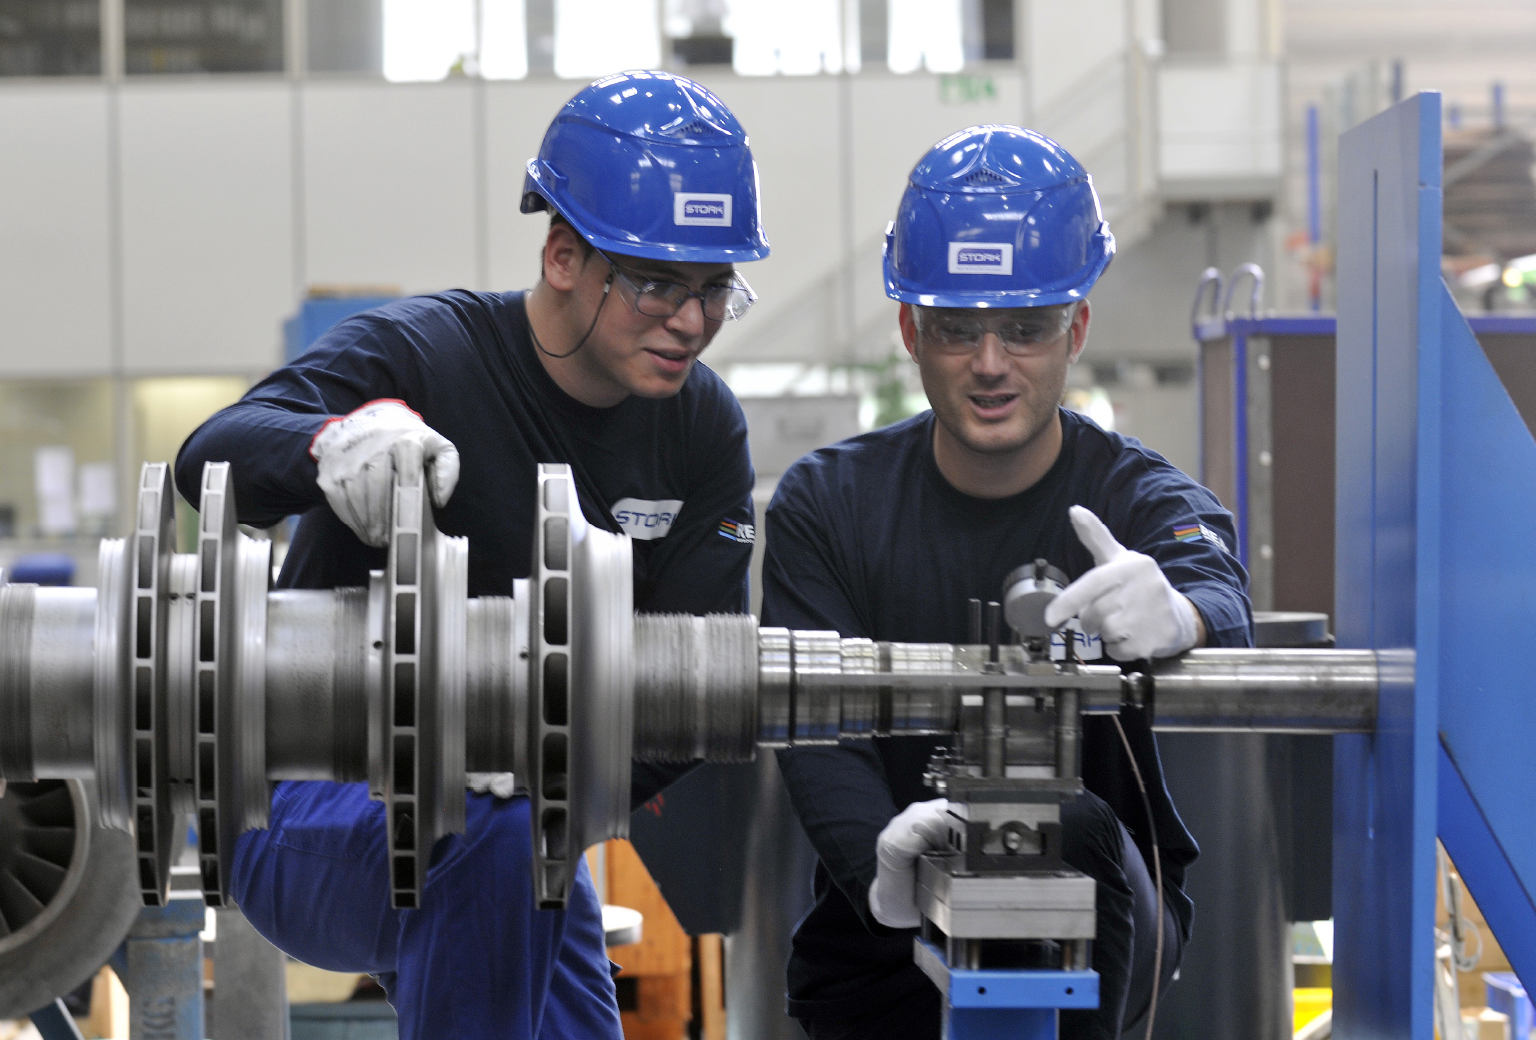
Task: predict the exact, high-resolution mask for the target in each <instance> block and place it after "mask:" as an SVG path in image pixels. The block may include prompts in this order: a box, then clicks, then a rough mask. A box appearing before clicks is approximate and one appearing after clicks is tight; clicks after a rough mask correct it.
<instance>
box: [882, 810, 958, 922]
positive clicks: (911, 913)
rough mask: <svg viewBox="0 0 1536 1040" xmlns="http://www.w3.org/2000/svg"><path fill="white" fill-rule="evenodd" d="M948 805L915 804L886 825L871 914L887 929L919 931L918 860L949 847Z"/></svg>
mask: <svg viewBox="0 0 1536 1040" xmlns="http://www.w3.org/2000/svg"><path fill="white" fill-rule="evenodd" d="M948 814H949V802H947V801H945V800H944V799H943V798H935V799H933V801H931V802H913V803H912V804H911V805H909V806H907V807H906V808H905V809H903V810H902V811H901V812H899V813H897V814H896V815H895V816H894V817H893V818H892V819H891V822H890V823H888V824H886V825H885V830H883V831H881V832H880V837H879V839H878V840H877V841H876V842H875V860H876V863H877V866H876V868H875V883H874V884H873V885H870V886H869V911H870V913H872V914H874V915H875V920H877V921H879V922H880V923H881V924H883V925H885V926H886V927H887V928H916V927H917V926H918V924H920V923H921V920H922V919H921V917H920V916H919V915H918V912H917V857H919V856H921V855H922V854H923V853H925V852H928V851H930V850H934V849H942V848H944V847H945V846H946V845H948V843H949V842H948V834H949V815H948Z"/></svg>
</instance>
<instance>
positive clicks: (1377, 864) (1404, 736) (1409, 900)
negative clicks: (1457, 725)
mask: <svg viewBox="0 0 1536 1040" xmlns="http://www.w3.org/2000/svg"><path fill="white" fill-rule="evenodd" d="M1440 149H1441V145H1440V96H1439V95H1438V94H1420V95H1418V96H1416V97H1414V98H1410V99H1409V100H1408V101H1405V102H1403V103H1401V104H1399V105H1395V106H1393V107H1392V108H1390V109H1388V110H1387V111H1386V112H1383V113H1382V114H1380V115H1378V116H1376V117H1375V118H1373V119H1370V120H1368V121H1367V122H1365V123H1363V124H1361V125H1360V126H1358V127H1356V128H1355V129H1354V130H1351V131H1350V132H1349V133H1347V134H1345V135H1344V136H1343V137H1342V138H1341V139H1340V142H1339V202H1338V222H1339V233H1338V242H1339V259H1338V296H1339V315H1338V382H1337V414H1338V426H1337V430H1338V441H1337V448H1336V451H1337V464H1336V470H1335V473H1336V480H1337V488H1338V493H1337V499H1336V510H1337V512H1336V516H1335V523H1336V530H1337V538H1336V542H1335V574H1336V576H1337V577H1336V582H1335V611H1334V614H1335V617H1336V618H1337V627H1338V644H1339V645H1340V646H1341V647H1356V648H1372V649H1375V650H1377V651H1378V652H1379V653H1380V654H1381V655H1382V656H1381V660H1382V663H1383V674H1382V683H1381V694H1380V705H1379V709H1378V723H1377V726H1378V728H1377V732H1376V733H1375V734H1373V735H1370V736H1341V737H1338V738H1337V739H1336V741H1335V753H1334V870H1333V878H1334V894H1333V906H1334V921H1335V925H1336V927H1335V936H1336V938H1335V946H1334V967H1333V973H1334V974H1333V977H1334V1012H1333V1021H1334V1031H1335V1035H1336V1036H1339V1037H1341V1038H1344V1040H1377V1038H1381V1040H1386V1038H1389V1037H1390V1038H1393V1040H1404V1038H1406V1040H1430V1038H1431V1036H1432V1035H1433V1024H1432V1014H1431V1011H1432V994H1433V968H1434V912H1435V894H1434V881H1435V847H1434V837H1435V822H1436V821H1435V795H1436V789H1435V781H1436V774H1435V755H1436V743H1435V737H1436V719H1437V706H1438V695H1439V685H1438V681H1437V680H1438V676H1436V675H1434V674H1433V670H1432V669H1420V671H1419V674H1418V676H1417V682H1416V681H1415V674H1414V660H1415V654H1417V659H1418V660H1419V661H1420V662H1423V661H1426V660H1434V659H1437V658H1438V654H1439V641H1438V632H1439V629H1438V623H1439V616H1438V609H1437V607H1438V603H1437V598H1436V596H1435V590H1436V589H1437V588H1438V584H1439V580H1440V559H1439V555H1438V547H1439V544H1440V539H1439V526H1438V511H1437V510H1436V508H1435V506H1436V505H1437V504H1438V502H1439V497H1440V494H1441V488H1440V475H1441V464H1440V457H1439V443H1440V437H1439V428H1438V424H1439V409H1438V400H1439V391H1440V331H1441V329H1440V306H1441V295H1440V231H1441V228H1440V213H1441V197H1440V165H1441V159H1440ZM1426 673H1429V674H1426Z"/></svg>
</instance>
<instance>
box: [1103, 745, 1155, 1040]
mask: <svg viewBox="0 0 1536 1040" xmlns="http://www.w3.org/2000/svg"><path fill="white" fill-rule="evenodd" d="M1110 718H1112V719H1114V720H1115V731H1116V732H1117V733H1119V734H1120V743H1121V744H1122V745H1123V746H1124V747H1125V757H1126V758H1128V759H1130V760H1131V772H1132V773H1133V774H1135V776H1136V787H1137V789H1138V790H1140V791H1141V804H1142V807H1143V808H1145V809H1146V812H1147V829H1148V831H1149V832H1150V837H1151V839H1152V869H1153V871H1154V873H1155V875H1156V881H1157V952H1156V954H1154V955H1153V957H1152V1003H1151V1006H1150V1007H1149V1008H1148V1009H1147V1036H1146V1040H1152V1026H1153V1024H1154V1023H1156V1022H1157V991H1158V987H1159V986H1160V985H1161V984H1162V981H1163V857H1162V854H1161V853H1160V852H1159V851H1158V848H1157V821H1156V820H1154V819H1153V818H1152V800H1151V799H1150V798H1148V797H1147V785H1146V784H1145V783H1143V782H1142V779H1141V766H1139V765H1137V764H1136V755H1135V753H1134V752H1132V751H1131V741H1130V738H1128V737H1127V736H1126V735H1125V727H1124V726H1122V725H1120V716H1119V715H1111V716H1110Z"/></svg>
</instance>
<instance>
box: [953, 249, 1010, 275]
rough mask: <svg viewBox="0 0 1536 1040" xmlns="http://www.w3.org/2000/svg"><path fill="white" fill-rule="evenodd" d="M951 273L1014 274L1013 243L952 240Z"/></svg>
mask: <svg viewBox="0 0 1536 1040" xmlns="http://www.w3.org/2000/svg"><path fill="white" fill-rule="evenodd" d="M949 273H950V274H1013V245H1012V244H1011V243H1008V242H951V243H950V244H949Z"/></svg>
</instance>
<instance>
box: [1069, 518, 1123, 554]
mask: <svg viewBox="0 0 1536 1040" xmlns="http://www.w3.org/2000/svg"><path fill="white" fill-rule="evenodd" d="M1067 516H1069V517H1070V518H1071V519H1072V527H1073V528H1074V529H1075V530H1076V531H1077V540H1078V541H1080V542H1082V543H1083V545H1084V546H1085V547H1086V548H1087V550H1088V551H1089V552H1091V553H1092V554H1093V562H1094V563H1096V564H1103V563H1108V562H1109V561H1110V560H1113V559H1114V558H1115V557H1116V556H1119V555H1120V554H1121V553H1123V552H1125V547H1124V546H1123V545H1121V544H1120V543H1119V542H1117V541H1115V536H1114V535H1112V534H1110V533H1109V528H1107V527H1105V526H1104V521H1102V520H1100V519H1099V518H1098V517H1097V516H1094V515H1093V510H1091V509H1088V508H1086V507H1085V506H1073V507H1072V508H1071V509H1069V510H1067Z"/></svg>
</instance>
